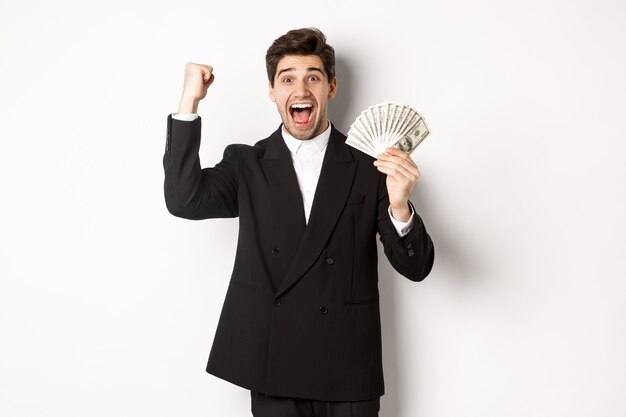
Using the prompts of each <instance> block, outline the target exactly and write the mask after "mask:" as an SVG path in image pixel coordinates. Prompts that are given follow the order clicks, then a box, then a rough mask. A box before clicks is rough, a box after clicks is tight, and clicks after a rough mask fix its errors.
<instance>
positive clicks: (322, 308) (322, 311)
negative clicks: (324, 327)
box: [320, 306, 328, 314]
mask: <svg viewBox="0 0 626 417" xmlns="http://www.w3.org/2000/svg"><path fill="white" fill-rule="evenodd" d="M320 313H322V314H326V313H328V308H327V307H325V306H321V307H320Z"/></svg>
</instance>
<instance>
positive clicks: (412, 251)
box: [407, 249, 415, 256]
mask: <svg viewBox="0 0 626 417" xmlns="http://www.w3.org/2000/svg"><path fill="white" fill-rule="evenodd" d="M407 253H408V254H409V256H413V255H415V251H414V250H413V249H409V250H408V252H407Z"/></svg>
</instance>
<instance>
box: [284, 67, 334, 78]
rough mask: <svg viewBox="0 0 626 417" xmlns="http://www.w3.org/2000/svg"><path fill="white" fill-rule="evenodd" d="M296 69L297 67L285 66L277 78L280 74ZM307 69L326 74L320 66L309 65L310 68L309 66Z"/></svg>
mask: <svg viewBox="0 0 626 417" xmlns="http://www.w3.org/2000/svg"><path fill="white" fill-rule="evenodd" d="M295 70H296V69H295V68H294V67H290V68H283V69H281V70H280V71H279V72H278V74H276V78H278V77H280V74H282V73H283V72H288V71H295ZM306 70H307V72H310V71H317V72H320V73H322V74H324V71H322V70H321V69H320V68H318V67H309V68H307V69H306Z"/></svg>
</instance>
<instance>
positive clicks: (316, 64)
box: [276, 55, 324, 73]
mask: <svg viewBox="0 0 626 417" xmlns="http://www.w3.org/2000/svg"><path fill="white" fill-rule="evenodd" d="M288 68H293V69H294V70H296V71H307V70H308V69H310V68H318V69H320V70H321V71H322V72H324V63H323V62H322V58H320V57H319V56H317V55H285V56H284V57H282V58H281V59H280V61H278V64H277V65H276V72H277V73H278V72H280V71H281V70H284V69H288Z"/></svg>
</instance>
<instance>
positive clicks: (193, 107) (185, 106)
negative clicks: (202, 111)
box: [178, 96, 200, 113]
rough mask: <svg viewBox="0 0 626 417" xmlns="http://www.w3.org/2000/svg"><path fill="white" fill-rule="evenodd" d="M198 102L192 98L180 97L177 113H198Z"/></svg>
mask: <svg viewBox="0 0 626 417" xmlns="http://www.w3.org/2000/svg"><path fill="white" fill-rule="evenodd" d="M198 103H200V100H199V99H197V98H194V97H185V96H183V97H181V99H180V104H179V105H178V113H198Z"/></svg>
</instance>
